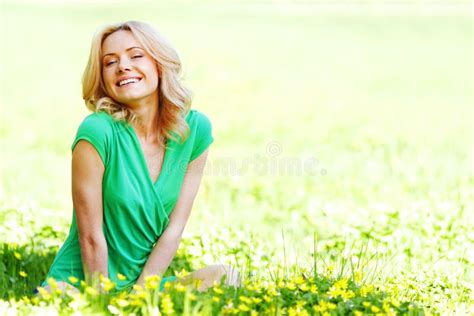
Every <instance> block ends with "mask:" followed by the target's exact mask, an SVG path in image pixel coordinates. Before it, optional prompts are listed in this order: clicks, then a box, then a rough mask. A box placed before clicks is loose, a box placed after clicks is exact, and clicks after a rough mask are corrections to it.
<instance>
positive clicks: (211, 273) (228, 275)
mask: <svg viewBox="0 0 474 316" xmlns="http://www.w3.org/2000/svg"><path fill="white" fill-rule="evenodd" d="M224 276H225V285H228V286H240V285H241V280H240V274H239V272H238V271H237V270H236V269H234V268H232V267H231V266H229V265H226V264H213V265H209V266H207V267H205V268H202V269H199V270H196V271H193V272H191V273H190V274H188V275H187V276H186V277H184V278H183V279H181V280H179V282H180V283H182V284H192V283H194V281H196V280H200V281H201V284H200V286H199V288H198V291H205V290H207V289H208V288H209V287H211V286H212V285H213V283H214V282H217V283H220V281H221V279H222V277H224Z"/></svg>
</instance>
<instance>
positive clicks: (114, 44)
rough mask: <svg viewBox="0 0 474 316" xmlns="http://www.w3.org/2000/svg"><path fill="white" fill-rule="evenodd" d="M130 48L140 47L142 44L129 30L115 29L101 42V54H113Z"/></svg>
mask: <svg viewBox="0 0 474 316" xmlns="http://www.w3.org/2000/svg"><path fill="white" fill-rule="evenodd" d="M131 48H141V49H143V48H142V45H140V43H139V42H138V41H137V39H136V38H135V36H133V34H132V32H130V31H116V32H114V33H112V34H110V35H109V36H107V38H106V39H105V40H104V42H103V43H102V54H103V56H105V55H109V54H115V53H119V52H122V51H126V50H130V49H131Z"/></svg>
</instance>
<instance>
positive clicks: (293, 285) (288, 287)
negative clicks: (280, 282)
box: [286, 282, 296, 291]
mask: <svg viewBox="0 0 474 316" xmlns="http://www.w3.org/2000/svg"><path fill="white" fill-rule="evenodd" d="M286 288H287V289H288V290H291V291H294V290H296V286H295V284H294V283H293V282H288V284H287V285H286Z"/></svg>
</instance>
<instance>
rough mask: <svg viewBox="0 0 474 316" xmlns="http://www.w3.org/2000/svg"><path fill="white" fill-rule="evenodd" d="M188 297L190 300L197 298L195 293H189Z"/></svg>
mask: <svg viewBox="0 0 474 316" xmlns="http://www.w3.org/2000/svg"><path fill="white" fill-rule="evenodd" d="M188 298H189V300H190V301H195V300H196V299H197V297H196V295H194V294H193V293H189V294H188Z"/></svg>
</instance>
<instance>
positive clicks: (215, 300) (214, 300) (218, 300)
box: [212, 296, 220, 303]
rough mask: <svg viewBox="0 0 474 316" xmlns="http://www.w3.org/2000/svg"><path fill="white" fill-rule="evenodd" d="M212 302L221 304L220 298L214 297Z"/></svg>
mask: <svg viewBox="0 0 474 316" xmlns="http://www.w3.org/2000/svg"><path fill="white" fill-rule="evenodd" d="M212 301H213V302H216V303H219V302H220V299H219V297H218V296H213V297H212Z"/></svg>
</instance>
